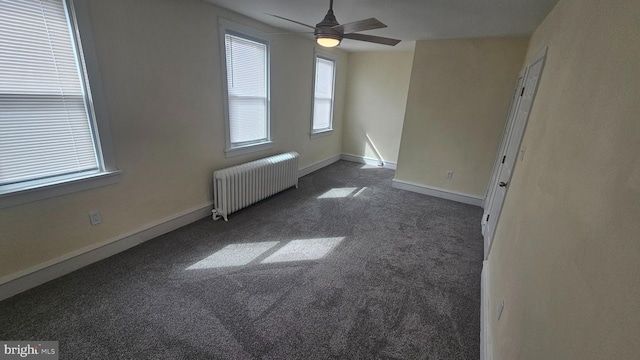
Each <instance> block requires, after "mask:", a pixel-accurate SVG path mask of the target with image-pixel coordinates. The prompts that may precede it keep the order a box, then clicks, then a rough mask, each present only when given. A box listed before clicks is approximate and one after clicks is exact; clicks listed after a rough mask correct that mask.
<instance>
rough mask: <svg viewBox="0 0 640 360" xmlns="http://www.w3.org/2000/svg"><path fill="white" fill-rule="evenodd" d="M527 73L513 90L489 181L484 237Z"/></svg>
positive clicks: (483, 225) (483, 215)
mask: <svg viewBox="0 0 640 360" xmlns="http://www.w3.org/2000/svg"><path fill="white" fill-rule="evenodd" d="M525 71H526V68H525V69H524V70H522V71H521V72H520V74H518V81H517V83H516V88H515V89H514V90H513V96H512V97H511V106H509V115H508V116H507V122H506V123H505V125H504V130H503V132H502V141H500V148H499V149H498V156H496V160H495V162H494V164H493V171H492V172H491V179H490V180H489V186H488V187H487V193H486V195H485V197H484V203H483V204H482V208H483V209H484V214H482V221H481V222H480V223H481V226H482V235H484V234H486V232H485V230H486V228H487V220H488V219H489V216H487V215H489V210H490V209H491V203H492V202H493V193H494V192H495V188H496V187H497V184H498V182H497V181H496V179H497V178H498V175H499V174H500V168H501V167H502V159H503V158H504V157H503V155H504V152H505V151H506V148H507V143H508V142H509V136H510V135H511V127H512V126H513V120H514V119H515V117H516V113H517V111H518V105H519V104H520V94H522V86H523V85H524V77H525Z"/></svg>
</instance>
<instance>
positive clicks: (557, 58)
mask: <svg viewBox="0 0 640 360" xmlns="http://www.w3.org/2000/svg"><path fill="white" fill-rule="evenodd" d="M639 20H640V2H638V1H637V0H619V1H614V2H603V1H598V0H560V2H559V3H558V4H557V6H556V7H555V9H554V10H553V11H552V12H551V13H550V14H549V16H548V17H547V18H546V20H545V21H544V22H543V23H542V25H541V26H540V27H539V28H538V29H537V30H536V32H535V33H534V35H533V37H532V38H531V43H530V45H529V50H528V55H527V58H528V59H531V57H532V56H534V54H535V53H537V52H538V51H540V50H541V49H542V48H544V46H548V53H547V59H546V64H545V67H544V71H543V73H542V77H541V79H540V84H539V88H538V93H537V95H536V99H535V101H534V103H533V107H532V110H531V114H530V118H529V122H528V125H527V130H526V132H525V135H524V138H523V141H522V145H523V146H526V153H525V156H524V159H523V160H522V161H519V162H518V164H517V166H516V168H515V172H514V175H513V178H512V179H511V182H510V184H509V191H508V193H507V197H506V201H505V204H504V208H503V211H502V216H501V218H500V221H499V223H498V226H497V229H496V234H495V237H494V240H493V246H492V249H491V254H490V255H489V259H488V262H489V271H490V272H489V283H490V288H491V291H490V293H489V309H490V313H489V314H488V315H489V327H490V329H491V334H492V339H493V348H492V349H493V353H494V359H498V360H500V359H504V360H512V359H532V360H533V359H580V360H583V359H584V360H586V359H637V358H638V356H639V355H638V354H640V305H639V304H640V300H639V299H640V286H639V284H640V282H639V281H640V280H639V279H640V221H639V219H640V121H639V120H638V119H639V115H638V114H640V101H638V100H639V99H640V71H638V65H639V64H640V46H639V44H640V25H639V24H640V22H639ZM503 299H504V303H505V306H504V312H503V314H502V317H501V319H500V320H499V321H497V313H496V308H497V306H498V304H499V303H500V301H501V300H503Z"/></svg>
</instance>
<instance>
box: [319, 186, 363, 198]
mask: <svg viewBox="0 0 640 360" xmlns="http://www.w3.org/2000/svg"><path fill="white" fill-rule="evenodd" d="M357 189H358V188H357V187H344V188H333V189H331V190H329V191H327V192H326V193H324V194H322V195H320V196H318V199H337V198H346V197H348V196H349V195H351V194H352V193H353V192H354V191H356V190H357Z"/></svg>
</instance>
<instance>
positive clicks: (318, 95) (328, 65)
mask: <svg viewBox="0 0 640 360" xmlns="http://www.w3.org/2000/svg"><path fill="white" fill-rule="evenodd" d="M334 74H335V62H334V61H333V60H330V59H325V58H321V57H316V74H315V75H316V78H315V91H314V97H313V131H314V132H317V131H323V130H329V129H331V119H332V117H333V116H332V115H333V83H334Z"/></svg>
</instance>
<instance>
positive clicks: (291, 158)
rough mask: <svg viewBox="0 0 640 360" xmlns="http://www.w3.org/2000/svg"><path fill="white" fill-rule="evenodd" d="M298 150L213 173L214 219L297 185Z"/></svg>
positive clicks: (225, 216) (225, 218) (226, 219)
mask: <svg viewBox="0 0 640 360" xmlns="http://www.w3.org/2000/svg"><path fill="white" fill-rule="evenodd" d="M298 156H299V155H298V153H297V152H295V151H292V152H288V153H284V154H280V155H275V156H271V157H268V158H264V159H260V160H256V161H251V162H248V163H246V164H241V165H237V166H233V167H230V168H226V169H222V170H218V171H215V172H214V173H213V220H218V219H220V218H221V217H222V218H224V220H225V221H228V218H227V215H229V214H231V213H233V212H236V211H238V210H240V209H243V208H245V207H247V206H249V205H251V204H254V203H256V202H258V201H260V200H262V199H264V198H267V197H269V196H271V195H273V194H276V193H279V192H280V191H282V190H286V189H288V188H290V187H292V186H295V187H296V188H297V187H298Z"/></svg>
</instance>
